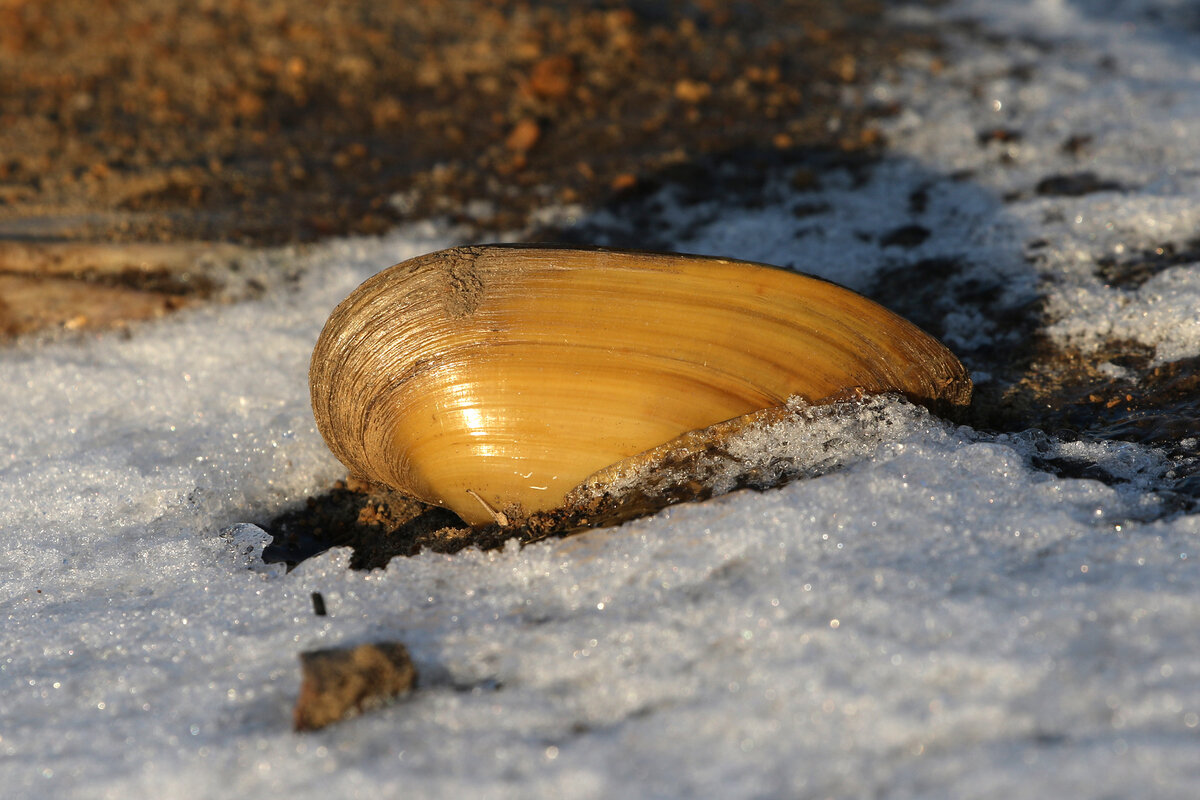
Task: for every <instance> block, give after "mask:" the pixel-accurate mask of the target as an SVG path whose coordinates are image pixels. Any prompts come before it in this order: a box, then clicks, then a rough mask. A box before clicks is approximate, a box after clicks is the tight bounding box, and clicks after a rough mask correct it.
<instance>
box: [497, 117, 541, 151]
mask: <svg viewBox="0 0 1200 800" xmlns="http://www.w3.org/2000/svg"><path fill="white" fill-rule="evenodd" d="M541 135H542V129H541V128H539V127H538V124H537V122H536V121H534V120H532V119H530V118H529V117H526V118H525V119H522V120H521V121H520V122H518V123H517V124H516V125H514V126H513V129H512V130H511V131H509V133H508V138H507V139H505V140H504V146H505V147H507V148H508V149H509V150H511V151H513V152H514V153H527V152H529V151H530V150H532V149H533V146H534V145H535V144H537V141H538V139H539V138H541Z"/></svg>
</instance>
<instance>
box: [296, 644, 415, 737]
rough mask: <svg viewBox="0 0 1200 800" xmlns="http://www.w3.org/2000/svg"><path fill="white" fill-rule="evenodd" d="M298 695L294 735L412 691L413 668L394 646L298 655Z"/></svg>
mask: <svg viewBox="0 0 1200 800" xmlns="http://www.w3.org/2000/svg"><path fill="white" fill-rule="evenodd" d="M300 671H301V681H300V696H299V697H298V698H297V699H296V709H295V712H294V713H293V717H292V724H293V726H294V728H295V729H296V730H297V731H315V730H317V729H319V728H324V727H325V726H326V725H329V724H331V723H334V722H337V721H339V720H342V719H345V718H347V717H351V716H355V715H356V714H359V713H361V712H363V711H369V710H371V709H374V708H379V707H381V706H383V705H386V704H387V703H388V702H390V701H391V700H393V699H395V698H396V697H399V696H400V695H403V694H407V693H408V692H409V691H411V690H412V687H413V685H414V684H415V683H416V681H417V670H416V667H414V666H413V663H412V659H411V658H410V657H409V655H408V649H407V648H405V646H404V645H402V644H400V643H399V642H379V643H377V644H361V645H359V646H358V647H352V648H331V649H326V650H310V651H309V652H307V653H301V654H300Z"/></svg>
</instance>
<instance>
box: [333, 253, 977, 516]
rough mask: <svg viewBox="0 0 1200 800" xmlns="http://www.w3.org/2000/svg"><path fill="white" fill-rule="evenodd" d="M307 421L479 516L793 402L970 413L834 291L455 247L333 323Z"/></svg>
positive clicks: (908, 329) (549, 501) (392, 278)
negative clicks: (915, 405) (897, 398)
mask: <svg viewBox="0 0 1200 800" xmlns="http://www.w3.org/2000/svg"><path fill="white" fill-rule="evenodd" d="M310 381H311V392H312V403H313V411H314V414H315V417H316V420H317V425H318V428H319V429H320V431H321V433H322V435H323V436H324V437H325V439H326V441H327V442H328V444H329V446H330V448H331V449H332V450H333V452H334V454H335V455H336V456H337V457H338V458H339V459H341V460H342V462H343V463H345V464H346V465H347V466H348V467H349V468H350V470H351V471H352V472H353V473H354V474H356V475H358V476H361V477H365V478H368V479H370V480H373V481H376V482H379V483H383V484H386V485H388V486H391V487H393V488H395V489H397V490H399V491H402V492H404V493H406V494H410V495H413V496H415V497H417V498H420V499H422V500H425V501H426V502H430V503H433V504H436V505H441V506H445V507H447V508H450V509H452V510H454V511H455V512H456V513H458V514H459V515H460V516H462V517H463V518H464V519H465V520H466V521H468V522H470V523H472V524H486V523H489V522H492V521H493V520H496V519H501V520H504V519H510V518H517V517H519V516H520V515H521V514H522V513H528V512H532V511H541V510H546V509H553V508H556V507H557V506H558V505H559V504H561V503H562V502H563V499H564V497H565V496H566V495H567V493H568V492H570V491H571V490H572V489H573V488H574V487H576V486H577V485H579V484H580V483H581V482H583V481H584V480H585V479H587V478H588V477H589V476H590V475H592V474H593V473H595V472H597V471H599V470H602V469H604V468H606V467H609V466H610V465H612V464H614V463H615V462H619V461H621V460H622V459H626V458H629V457H631V456H636V455H637V454H639V453H642V452H643V451H646V450H649V449H651V448H655V447H656V446H659V445H662V444H664V443H666V442H669V441H671V440H673V439H675V438H676V437H678V436H680V435H682V434H685V433H687V432H689V431H694V430H697V429H703V428H706V427H708V426H711V425H714V424H715V423H720V422H723V421H726V420H730V419H733V418H736V417H739V416H742V415H745V414H749V413H751V412H755V411H758V410H761V409H764V408H771V407H776V406H782V405H784V404H786V402H787V401H788V399H789V398H792V397H799V398H801V399H803V400H804V401H807V402H808V403H827V402H832V401H836V400H839V399H846V398H850V397H854V396H858V395H862V394H876V393H885V392H895V393H900V394H903V395H905V396H907V397H908V398H910V399H911V400H913V401H915V402H919V403H923V404H925V405H929V406H931V407H953V406H962V405H965V404H967V403H968V402H969V401H970V395H971V382H970V379H969V378H968V377H967V374H966V371H965V370H964V369H963V367H962V365H961V364H960V363H959V362H958V360H957V359H955V357H954V356H953V355H952V354H951V353H950V351H949V350H947V349H946V348H945V347H944V346H943V345H942V344H941V343H940V342H938V341H937V340H936V339H934V338H932V337H930V336H929V335H927V334H925V333H924V332H922V331H921V330H920V329H918V328H917V327H915V326H914V325H912V324H911V323H909V322H907V321H905V320H904V319H902V318H900V317H899V316H897V315H895V314H893V313H891V312H890V311H887V310H886V309H884V308H883V307H882V306H880V305H878V304H877V303H874V302H872V301H870V300H867V299H865V298H863V297H861V296H859V295H857V294H855V293H853V292H851V291H849V290H847V289H844V288H842V287H839V286H837V285H835V284H832V283H829V282H827V281H823V280H819V279H816V278H812V277H808V276H803V275H799V274H796V273H792V272H788V271H785V270H781V269H778V268H775V267H770V266H766V265H762V264H752V263H748V262H741V261H732V260H728V259H720V258H708V257H700V256H687V255H667V254H657V253H645V252H636V251H621V250H606V249H574V248H557V247H530V246H479V247H463V248H455V249H452V250H445V251H441V252H438V253H432V254H429V255H426V256H421V257H419V258H414V259H412V260H409V261H406V262H404V263H401V264H398V265H396V266H394V267H391V268H390V269H387V270H384V271H383V272H381V273H379V274H377V275H375V276H374V277H372V278H370V279H368V280H367V281H366V282H364V283H363V284H362V285H361V286H360V287H359V288H358V289H357V290H356V291H355V292H354V293H353V294H351V295H350V297H348V298H347V299H346V300H345V301H344V302H342V303H341V304H340V305H339V306H338V307H337V309H336V310H335V311H334V312H333V315H332V316H331V317H330V319H329V321H328V323H327V324H326V326H325V329H324V330H323V331H322V333H321V337H320V339H319V341H318V343H317V346H316V349H315V351H314V353H313V359H312V365H311V369H310Z"/></svg>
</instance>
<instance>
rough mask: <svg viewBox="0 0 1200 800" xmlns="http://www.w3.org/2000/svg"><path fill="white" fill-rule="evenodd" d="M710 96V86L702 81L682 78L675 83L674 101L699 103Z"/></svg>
mask: <svg viewBox="0 0 1200 800" xmlns="http://www.w3.org/2000/svg"><path fill="white" fill-rule="evenodd" d="M710 94H712V86H710V85H709V84H707V83H704V82H703V81H692V80H688V79H687V78H682V79H680V80H678V81H676V82H675V99H676V100H682V101H683V102H685V103H699V102H702V101H703V100H706V99H708V96H709V95H710Z"/></svg>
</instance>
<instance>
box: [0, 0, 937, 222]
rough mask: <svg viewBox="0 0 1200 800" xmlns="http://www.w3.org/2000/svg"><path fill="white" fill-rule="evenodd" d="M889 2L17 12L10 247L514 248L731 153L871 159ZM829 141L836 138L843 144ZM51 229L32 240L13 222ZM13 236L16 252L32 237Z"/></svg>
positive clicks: (7, 57)
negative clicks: (410, 233)
mask: <svg viewBox="0 0 1200 800" xmlns="http://www.w3.org/2000/svg"><path fill="white" fill-rule="evenodd" d="M881 13H882V4H881V3H880V2H877V1H876V0H848V1H847V2H842V3H825V2H821V1H820V0H784V1H783V2H776V1H774V0H772V1H771V2H766V1H765V0H739V1H738V2H733V3H728V2H724V1H723V0H669V1H668V2H661V3H647V2H639V1H637V0H630V1H627V2H620V1H619V0H591V1H590V2H582V3H579V2H568V1H567V0H540V2H530V1H529V0H524V1H522V0H499V1H498V2H493V1H492V0H405V2H383V3H380V2H368V0H353V1H352V2H345V3H335V4H327V3H315V2H282V3H281V2H267V1H266V0H209V1H208V2H205V3H185V2H182V1H181V0H148V2H140V3H136V4H135V3H120V2H115V0H99V2H97V0H61V2H54V3H43V2H38V1H37V0H10V2H6V3H4V4H3V5H0V75H4V76H5V80H4V81H3V82H2V83H0V236H4V235H7V236H24V235H38V236H41V235H47V234H46V233H45V231H46V230H47V225H46V220H47V218H50V219H52V220H54V221H56V223H57V224H56V225H51V226H50V230H51V231H52V232H51V233H49V234H48V235H50V236H52V237H67V238H72V239H85V240H97V239H104V240H109V241H112V240H123V241H147V240H178V239H204V240H224V241H234V242H239V243H253V244H273V243H285V242H296V241H308V240H314V239H317V238H320V237H325V236H329V235H336V234H347V233H366V234H370V233H380V232H383V231H385V230H387V229H389V228H391V227H393V226H394V225H395V224H396V223H398V222H400V221H402V220H405V219H413V218H423V217H428V216H430V215H434V214H436V215H446V216H448V217H450V218H453V219H461V220H464V221H468V222H470V223H472V224H477V225H480V226H482V227H483V228H490V229H520V228H522V227H524V226H525V225H526V223H527V222H528V221H529V214H530V212H531V211H533V210H535V209H539V208H542V207H544V206H545V205H546V204H547V203H554V202H581V203H583V204H585V205H592V204H595V203H596V202H598V201H600V200H601V199H603V198H605V197H607V196H608V195H609V194H611V193H612V192H614V191H620V190H622V189H628V188H631V187H634V186H636V185H637V183H638V181H639V179H640V178H641V176H643V175H645V174H647V173H649V172H651V171H654V170H656V169H659V168H661V167H663V166H664V165H667V164H670V163H680V162H685V161H687V160H688V159H690V158H692V157H694V156H696V155H698V154H703V153H711V152H715V151H719V150H724V149H728V148H731V147H740V146H758V147H783V148H786V147H793V146H797V145H802V144H810V143H813V142H827V141H829V140H831V139H834V140H840V139H844V140H845V141H846V143H848V144H849V145H851V146H859V145H860V144H861V141H860V140H861V138H862V137H863V134H864V128H865V126H866V125H867V123H868V121H869V116H870V114H869V109H866V108H863V107H861V106H857V107H856V106H855V105H853V104H850V105H847V104H845V103H844V102H843V98H842V91H843V88H844V87H845V86H846V85H848V84H852V83H855V82H860V81H865V80H870V79H871V78H872V77H874V76H875V75H877V74H878V73H879V72H880V71H881V70H883V69H886V68H887V65H888V64H889V63H890V62H891V61H892V60H893V59H894V58H895V57H896V55H897V54H898V53H900V52H901V51H903V50H904V49H905V48H908V47H912V46H914V45H921V46H928V45H929V43H930V37H929V36H928V35H926V34H923V33H920V32H917V31H912V30H902V29H898V28H897V27H895V26H894V25H891V26H884V25H883V24H882V22H881ZM831 127H832V128H833V129H834V133H833V134H831ZM31 219H37V220H38V227H37V230H38V231H42V233H37V234H34V233H30V232H29V230H30V229H29V227H28V226H23V225H22V223H23V222H26V221H29V220H31ZM23 231H24V232H23Z"/></svg>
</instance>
